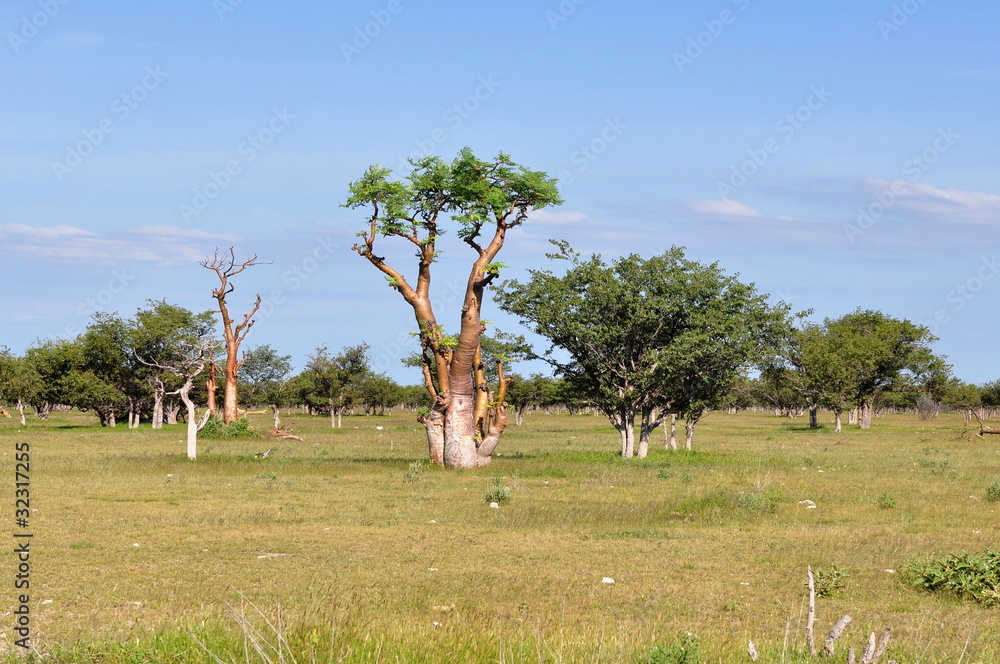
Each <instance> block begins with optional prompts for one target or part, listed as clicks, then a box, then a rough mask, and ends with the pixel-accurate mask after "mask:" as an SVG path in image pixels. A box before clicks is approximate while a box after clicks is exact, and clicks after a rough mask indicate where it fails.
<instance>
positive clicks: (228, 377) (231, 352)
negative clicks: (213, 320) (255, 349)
mask: <svg viewBox="0 0 1000 664" xmlns="http://www.w3.org/2000/svg"><path fill="white" fill-rule="evenodd" d="M261 264H262V263H261V262H259V261H258V260H257V255H256V254H254V255H253V257H252V258H250V259H248V260H245V261H243V262H242V263H237V262H236V254H235V253H234V250H233V247H229V255H228V256H227V255H225V254H223V255H221V256H220V255H219V250H218V248H216V250H215V254H214V255H213V256H212V258H211V259H210V260H209V259H206V260H204V261H202V263H201V266H202V267H204V268H206V269H209V270H212V271H213V272H215V274H216V276H218V277H219V287H218V288H215V289H212V297H214V298H215V299H216V301H217V302H218V303H219V312H220V313H221V314H222V337H223V343H224V348H225V352H226V372H225V383H224V385H223V391H222V421H223V422H225V423H226V424H229V423H230V422H234V421H236V420H237V419H238V418H239V383H238V379H237V377H238V374H239V370H240V367H241V366H243V361H242V360H241V359H240V344H242V343H243V340H244V339H246V336H247V334H248V333H249V332H250V328H251V327H253V324H254V322H255V321H254V320H253V315H254V314H255V313H257V310H258V309H260V304H261V299H260V294H258V295H257V299H256V300H255V301H254V305H253V308H252V309H251V310H250V313H248V314H247V315H246V316H244V317H243V322H242V323H239V324H237V325H236V326H235V327H234V326H233V323H234V322H235V321H234V320H233V318H232V317H231V316H230V315H229V306H228V304H227V302H226V297H227V296H228V295H229V294H230V293H232V292H233V290H234V289H235V287H234V286H233V285H232V284H231V283H229V280H230V279H231V278H232V277H235V276H236V275H237V274H239V273H240V272H243V271H244V270H246V269H247V268H248V267H253V266H254V265H261ZM214 379H215V376H214V375H212V377H211V379H210V380H211V382H214ZM212 387H213V386H210V387H209V389H210V390H211V389H212Z"/></svg>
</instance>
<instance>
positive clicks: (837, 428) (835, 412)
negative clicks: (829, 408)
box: [833, 410, 842, 433]
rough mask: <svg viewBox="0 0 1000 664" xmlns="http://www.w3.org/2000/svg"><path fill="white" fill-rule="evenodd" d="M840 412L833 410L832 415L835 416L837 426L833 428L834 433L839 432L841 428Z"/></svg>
mask: <svg viewBox="0 0 1000 664" xmlns="http://www.w3.org/2000/svg"><path fill="white" fill-rule="evenodd" d="M841 414H842V413H841V411H839V410H837V411H834V417H836V422H837V426H836V428H835V429H834V430H833V431H834V432H835V433H840V430H841V426H840V420H841Z"/></svg>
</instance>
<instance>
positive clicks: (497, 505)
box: [490, 503, 500, 510]
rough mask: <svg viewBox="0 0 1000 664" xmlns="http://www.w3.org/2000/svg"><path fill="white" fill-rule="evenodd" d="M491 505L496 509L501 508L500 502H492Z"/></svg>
mask: <svg viewBox="0 0 1000 664" xmlns="http://www.w3.org/2000/svg"><path fill="white" fill-rule="evenodd" d="M490 507H492V508H493V509H495V510H498V509H500V503H490Z"/></svg>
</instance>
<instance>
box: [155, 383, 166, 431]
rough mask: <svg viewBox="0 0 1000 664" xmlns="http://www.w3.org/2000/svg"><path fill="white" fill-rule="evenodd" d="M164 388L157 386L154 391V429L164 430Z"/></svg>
mask: <svg viewBox="0 0 1000 664" xmlns="http://www.w3.org/2000/svg"><path fill="white" fill-rule="evenodd" d="M163 390H164V388H163V387H160V386H157V387H156V388H155V389H154V390H153V428H154V429H162V428H163Z"/></svg>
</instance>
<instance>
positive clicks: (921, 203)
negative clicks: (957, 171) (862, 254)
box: [865, 178, 1000, 225]
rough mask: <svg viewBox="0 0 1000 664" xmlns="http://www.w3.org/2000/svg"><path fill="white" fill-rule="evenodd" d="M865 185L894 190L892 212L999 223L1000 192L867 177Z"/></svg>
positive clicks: (876, 191)
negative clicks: (990, 192)
mask: <svg viewBox="0 0 1000 664" xmlns="http://www.w3.org/2000/svg"><path fill="white" fill-rule="evenodd" d="M865 185H866V188H868V189H869V190H870V192H872V194H873V195H878V194H879V193H880V192H881V193H883V195H884V194H885V192H891V193H892V194H893V196H894V200H893V201H892V203H891V204H890V205H889V206H887V207H889V209H890V210H891V212H892V213H893V214H897V215H904V216H913V217H918V218H921V219H925V220H928V221H934V222H938V223H967V224H990V225H995V224H998V223H1000V196H998V195H996V194H988V193H984V192H978V191H966V190H962V189H956V188H954V187H948V188H945V189H941V188H939V187H934V186H932V185H929V184H923V183H920V182H907V181H905V180H898V181H896V182H894V183H892V182H889V181H887V180H878V179H873V178H870V179H866V180H865Z"/></svg>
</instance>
